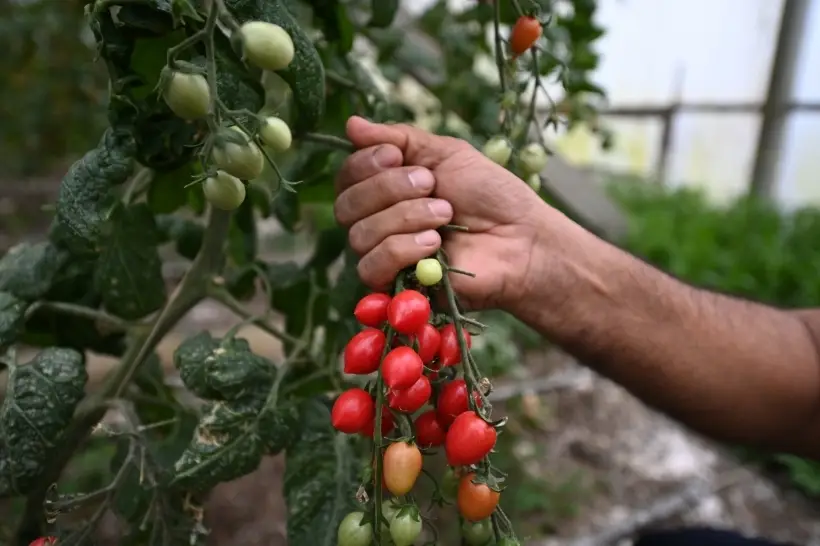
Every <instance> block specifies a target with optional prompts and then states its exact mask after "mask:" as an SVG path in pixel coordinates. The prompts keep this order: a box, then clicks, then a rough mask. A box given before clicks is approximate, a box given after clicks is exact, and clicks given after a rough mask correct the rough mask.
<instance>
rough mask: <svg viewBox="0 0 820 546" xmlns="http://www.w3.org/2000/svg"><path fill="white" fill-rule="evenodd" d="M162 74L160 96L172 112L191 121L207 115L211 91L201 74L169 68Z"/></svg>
mask: <svg viewBox="0 0 820 546" xmlns="http://www.w3.org/2000/svg"><path fill="white" fill-rule="evenodd" d="M164 76H165V89H164V91H163V94H162V98H164V99H165V102H166V104H168V107H169V108H170V109H171V111H172V112H173V113H174V114H176V115H177V116H179V117H181V118H182V119H187V120H191V121H193V120H196V119H201V118H204V117H205V116H207V115H208V108H210V104H211V92H210V88H209V87H208V82H207V80H206V79H205V77H204V76H203V75H202V74H196V73H189V72H182V71H180V70H170V69H169V70H167V71H166V72H165V74H164Z"/></svg>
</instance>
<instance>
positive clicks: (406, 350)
mask: <svg viewBox="0 0 820 546" xmlns="http://www.w3.org/2000/svg"><path fill="white" fill-rule="evenodd" d="M423 371H424V364H422V362H421V358H419V355H418V354H416V351H414V350H413V349H411V348H410V347H396V348H395V349H393V350H391V351H390V352H389V353H387V356H386V357H384V362H383V363H382V377H383V378H384V384H385V385H387V387H388V388H390V389H392V390H402V389H409V388H410V387H412V386H413V384H414V383H415V382H416V381H418V380H419V377H421V374H422V372H423Z"/></svg>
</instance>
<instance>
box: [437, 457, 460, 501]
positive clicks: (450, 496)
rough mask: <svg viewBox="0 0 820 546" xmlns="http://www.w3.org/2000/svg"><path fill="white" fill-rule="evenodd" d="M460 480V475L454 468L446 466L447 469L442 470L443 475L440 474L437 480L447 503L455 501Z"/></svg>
mask: <svg viewBox="0 0 820 546" xmlns="http://www.w3.org/2000/svg"><path fill="white" fill-rule="evenodd" d="M460 482H461V476H460V475H459V473H458V472H457V471H456V469H455V468H453V467H451V466H448V467H447V470H445V471H444V476H442V478H441V482H439V490H440V492H441V496H442V498H443V499H444V500H445V501H447V502H449V503H455V502H456V498H457V495H458V486H459V483H460Z"/></svg>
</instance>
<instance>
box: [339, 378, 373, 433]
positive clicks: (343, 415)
mask: <svg viewBox="0 0 820 546" xmlns="http://www.w3.org/2000/svg"><path fill="white" fill-rule="evenodd" d="M373 408H374V405H373V398H371V396H370V394H368V393H367V391H364V390H362V389H357V388H353V389H348V390H346V391H345V392H343V393H342V394H341V395H339V398H337V399H336V402H334V403H333V410H332V411H331V414H330V419H331V423H332V424H333V428H335V429H336V430H338V431H340V432H344V433H346V434H355V433H357V432H361V431H362V430H364V429H365V427H367V426H368V424H369V423H371V422H372V421H373V414H374V412H375V410H374V409H373Z"/></svg>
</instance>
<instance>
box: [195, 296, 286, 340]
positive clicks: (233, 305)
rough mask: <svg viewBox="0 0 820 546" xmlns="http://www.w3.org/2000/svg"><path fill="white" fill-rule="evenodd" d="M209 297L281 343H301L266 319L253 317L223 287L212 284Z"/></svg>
mask: <svg viewBox="0 0 820 546" xmlns="http://www.w3.org/2000/svg"><path fill="white" fill-rule="evenodd" d="M208 296H209V297H210V298H211V299H213V300H214V301H216V302H217V303H220V304H222V305H223V306H225V307H226V308H227V309H229V310H230V311H232V312H233V313H234V314H235V315H236V316H238V317H239V318H241V319H243V320H247V321H249V322H250V323H252V324H255V325H256V326H258V327H259V328H261V329H262V330H263V331H264V332H265V333H267V334H270V335H271V336H273V337H275V338H276V339H278V340H279V341H282V342H285V343H293V344H298V343H299V341H300V340H299V339H297V338H295V337H293V336H291V335H289V334H286V333H285V332H283V331H282V330H280V329H278V328H276V327H275V326H274V325H272V324H271V323H270V322H269V321H268V320H267V319H266V318H265V317H261V316H255V315H253V314H252V313H251V312H250V311H248V309H247V308H246V307H245V306H244V305H242V303H240V302H239V301H238V300H237V299H236V298H234V297H233V296H232V295H231V293H230V292H228V291H227V290H225V289H224V288H223V287H221V286H218V285H216V284H214V283H211V284H210V286H209V288H208Z"/></svg>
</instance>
